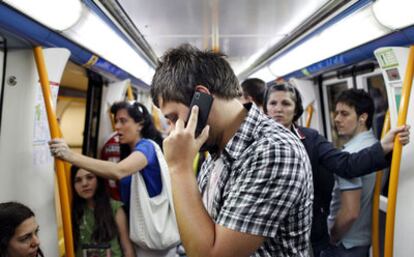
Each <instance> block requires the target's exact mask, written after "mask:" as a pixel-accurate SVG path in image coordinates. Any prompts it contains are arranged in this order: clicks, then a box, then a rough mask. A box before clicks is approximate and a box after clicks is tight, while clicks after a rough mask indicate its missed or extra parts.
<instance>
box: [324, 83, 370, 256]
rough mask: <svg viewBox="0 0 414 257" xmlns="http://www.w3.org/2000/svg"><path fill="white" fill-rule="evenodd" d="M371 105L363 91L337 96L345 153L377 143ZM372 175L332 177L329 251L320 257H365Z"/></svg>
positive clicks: (368, 233)
mask: <svg viewBox="0 0 414 257" xmlns="http://www.w3.org/2000/svg"><path fill="white" fill-rule="evenodd" d="M373 113H374V103H373V101H372V99H371V97H370V96H369V95H368V94H367V93H366V92H365V91H364V90H361V89H360V90H357V89H350V90H346V91H344V92H342V94H341V95H340V96H339V97H338V99H337V102H336V108H335V126H336V129H337V131H338V134H339V136H342V137H345V138H347V139H348V140H349V141H348V142H347V143H346V144H345V145H344V151H347V152H351V153H352V152H357V151H359V150H361V149H363V148H365V147H369V146H371V145H373V144H375V143H376V142H377V139H376V137H375V135H374V133H373V132H372V129H371V125H372V116H373ZM374 186H375V173H371V174H368V175H365V176H362V177H357V178H353V179H344V178H341V177H339V176H337V175H335V186H334V189H333V191H332V201H331V207H330V214H329V217H328V229H329V233H330V237H331V243H332V244H333V245H334V246H333V247H332V248H330V249H328V250H327V251H325V252H323V253H322V255H321V256H324V257H325V256H326V257H328V256H329V257H330V256H335V257H348V256H352V257H367V256H368V253H369V247H370V244H371V213H372V211H371V209H372V194H373V191H374Z"/></svg>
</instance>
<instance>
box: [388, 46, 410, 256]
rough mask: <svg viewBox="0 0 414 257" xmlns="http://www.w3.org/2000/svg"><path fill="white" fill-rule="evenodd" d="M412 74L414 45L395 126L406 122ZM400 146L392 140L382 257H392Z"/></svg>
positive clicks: (396, 140)
mask: <svg viewBox="0 0 414 257" xmlns="http://www.w3.org/2000/svg"><path fill="white" fill-rule="evenodd" d="M413 73H414V45H413V46H411V47H410V52H409V55H408V61H407V69H406V72H405V77H404V81H403V88H402V93H401V102H400V108H399V113H398V121H397V126H401V125H403V124H405V122H406V120H407V110H408V103H409V99H410V93H411V86H412V82H413ZM401 154H402V145H401V143H400V141H399V140H398V137H396V138H395V139H394V150H393V153H392V163H391V172H390V184H389V189H388V206H387V218H386V223H385V249H384V257H392V256H393V250H394V225H395V207H396V205H397V187H398V176H399V172H400V163H401Z"/></svg>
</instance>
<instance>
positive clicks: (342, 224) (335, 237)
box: [331, 210, 357, 242]
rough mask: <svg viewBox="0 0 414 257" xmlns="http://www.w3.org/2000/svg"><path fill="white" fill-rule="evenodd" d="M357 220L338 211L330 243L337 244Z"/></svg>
mask: <svg viewBox="0 0 414 257" xmlns="http://www.w3.org/2000/svg"><path fill="white" fill-rule="evenodd" d="M356 219H357V218H356V217H354V216H353V215H350V214H348V213H345V212H344V211H342V210H339V212H338V214H337V216H336V218H335V223H334V226H333V227H332V229H331V239H332V240H331V241H333V242H337V241H339V240H340V239H341V238H342V237H343V236H344V235H345V234H346V232H348V230H349V229H350V228H351V227H352V224H354V222H355V220H356Z"/></svg>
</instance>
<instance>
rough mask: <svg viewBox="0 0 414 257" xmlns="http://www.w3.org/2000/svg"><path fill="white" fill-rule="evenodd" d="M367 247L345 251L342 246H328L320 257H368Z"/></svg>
mask: <svg viewBox="0 0 414 257" xmlns="http://www.w3.org/2000/svg"><path fill="white" fill-rule="evenodd" d="M369 247H370V246H369V245H364V246H357V247H352V248H349V249H346V248H345V247H344V246H343V245H342V244H340V245H339V246H330V247H329V248H328V249H325V250H323V251H322V252H321V255H320V257H368V256H369Z"/></svg>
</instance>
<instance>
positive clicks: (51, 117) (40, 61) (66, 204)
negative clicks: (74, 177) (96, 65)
mask: <svg viewBox="0 0 414 257" xmlns="http://www.w3.org/2000/svg"><path fill="white" fill-rule="evenodd" d="M33 52H34V56H35V61H36V65H37V71H38V73H39V79H40V84H41V86H42V93H43V99H44V101H45V107H46V112H47V119H48V122H49V128H50V134H51V137H52V138H58V137H60V130H59V125H58V123H57V118H56V114H55V112H54V111H53V100H52V95H51V92H50V85H49V78H48V74H47V70H46V65H45V60H44V57H43V50H42V48H41V47H40V46H36V47H35V48H34V49H33ZM55 164H56V174H57V178H58V187H59V198H60V203H61V211H62V221H63V235H64V239H65V250H66V256H67V257H75V255H74V251H73V237H72V224H71V213H70V210H71V208H70V201H69V194H68V184H67V182H66V176H65V165H64V163H63V161H62V160H59V159H55Z"/></svg>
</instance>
